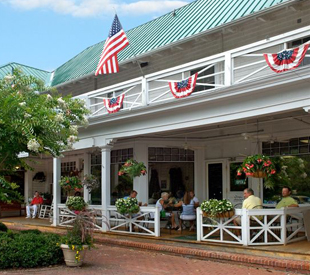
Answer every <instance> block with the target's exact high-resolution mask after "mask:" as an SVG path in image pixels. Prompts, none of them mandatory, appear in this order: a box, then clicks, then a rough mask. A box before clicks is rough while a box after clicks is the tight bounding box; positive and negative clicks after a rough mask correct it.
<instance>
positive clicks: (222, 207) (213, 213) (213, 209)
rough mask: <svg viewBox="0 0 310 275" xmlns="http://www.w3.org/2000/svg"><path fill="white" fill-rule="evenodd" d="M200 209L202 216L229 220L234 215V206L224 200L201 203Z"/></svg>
mask: <svg viewBox="0 0 310 275" xmlns="http://www.w3.org/2000/svg"><path fill="white" fill-rule="evenodd" d="M200 208H201V210H202V211H203V212H204V216H210V217H217V218H219V217H222V218H224V217H227V218H230V217H232V216H233V215H234V206H233V204H232V203H231V202H230V201H229V200H226V199H224V200H217V199H210V200H205V201H203V202H202V203H201V205H200Z"/></svg>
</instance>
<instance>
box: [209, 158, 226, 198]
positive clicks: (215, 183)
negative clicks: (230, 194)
mask: <svg viewBox="0 0 310 275" xmlns="http://www.w3.org/2000/svg"><path fill="white" fill-rule="evenodd" d="M224 177H225V175H224V162H222V161H221V162H212V163H207V186H208V198H209V199H218V200H222V199H223V183H224Z"/></svg>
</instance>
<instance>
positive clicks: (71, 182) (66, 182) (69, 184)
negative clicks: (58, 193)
mask: <svg viewBox="0 0 310 275" xmlns="http://www.w3.org/2000/svg"><path fill="white" fill-rule="evenodd" d="M59 184H60V186H61V187H62V188H63V189H64V190H65V191H67V192H70V191H72V190H75V191H80V190H81V189H82V188H83V185H82V182H81V180H80V178H79V177H77V176H74V177H61V179H60V181H59Z"/></svg>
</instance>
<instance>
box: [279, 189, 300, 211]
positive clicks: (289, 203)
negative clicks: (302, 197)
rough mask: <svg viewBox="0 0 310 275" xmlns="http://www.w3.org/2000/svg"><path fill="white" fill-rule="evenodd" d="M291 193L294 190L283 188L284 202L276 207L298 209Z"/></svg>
mask: <svg viewBox="0 0 310 275" xmlns="http://www.w3.org/2000/svg"><path fill="white" fill-rule="evenodd" d="M291 192H292V190H291V188H289V187H288V186H284V187H283V188H282V200H280V201H279V203H278V204H277V205H276V208H277V209H279V208H282V207H298V203H297V201H296V200H294V199H293V198H292V197H291Z"/></svg>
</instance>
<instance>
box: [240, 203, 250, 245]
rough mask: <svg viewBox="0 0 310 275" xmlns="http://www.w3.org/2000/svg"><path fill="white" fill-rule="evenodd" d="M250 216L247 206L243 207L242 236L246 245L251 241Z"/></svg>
mask: <svg viewBox="0 0 310 275" xmlns="http://www.w3.org/2000/svg"><path fill="white" fill-rule="evenodd" d="M249 226H250V223H249V217H248V210H247V209H246V208H242V216H241V236H242V243H243V245H245V246H248V244H249V241H250V236H249V234H250V229H249Z"/></svg>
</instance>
